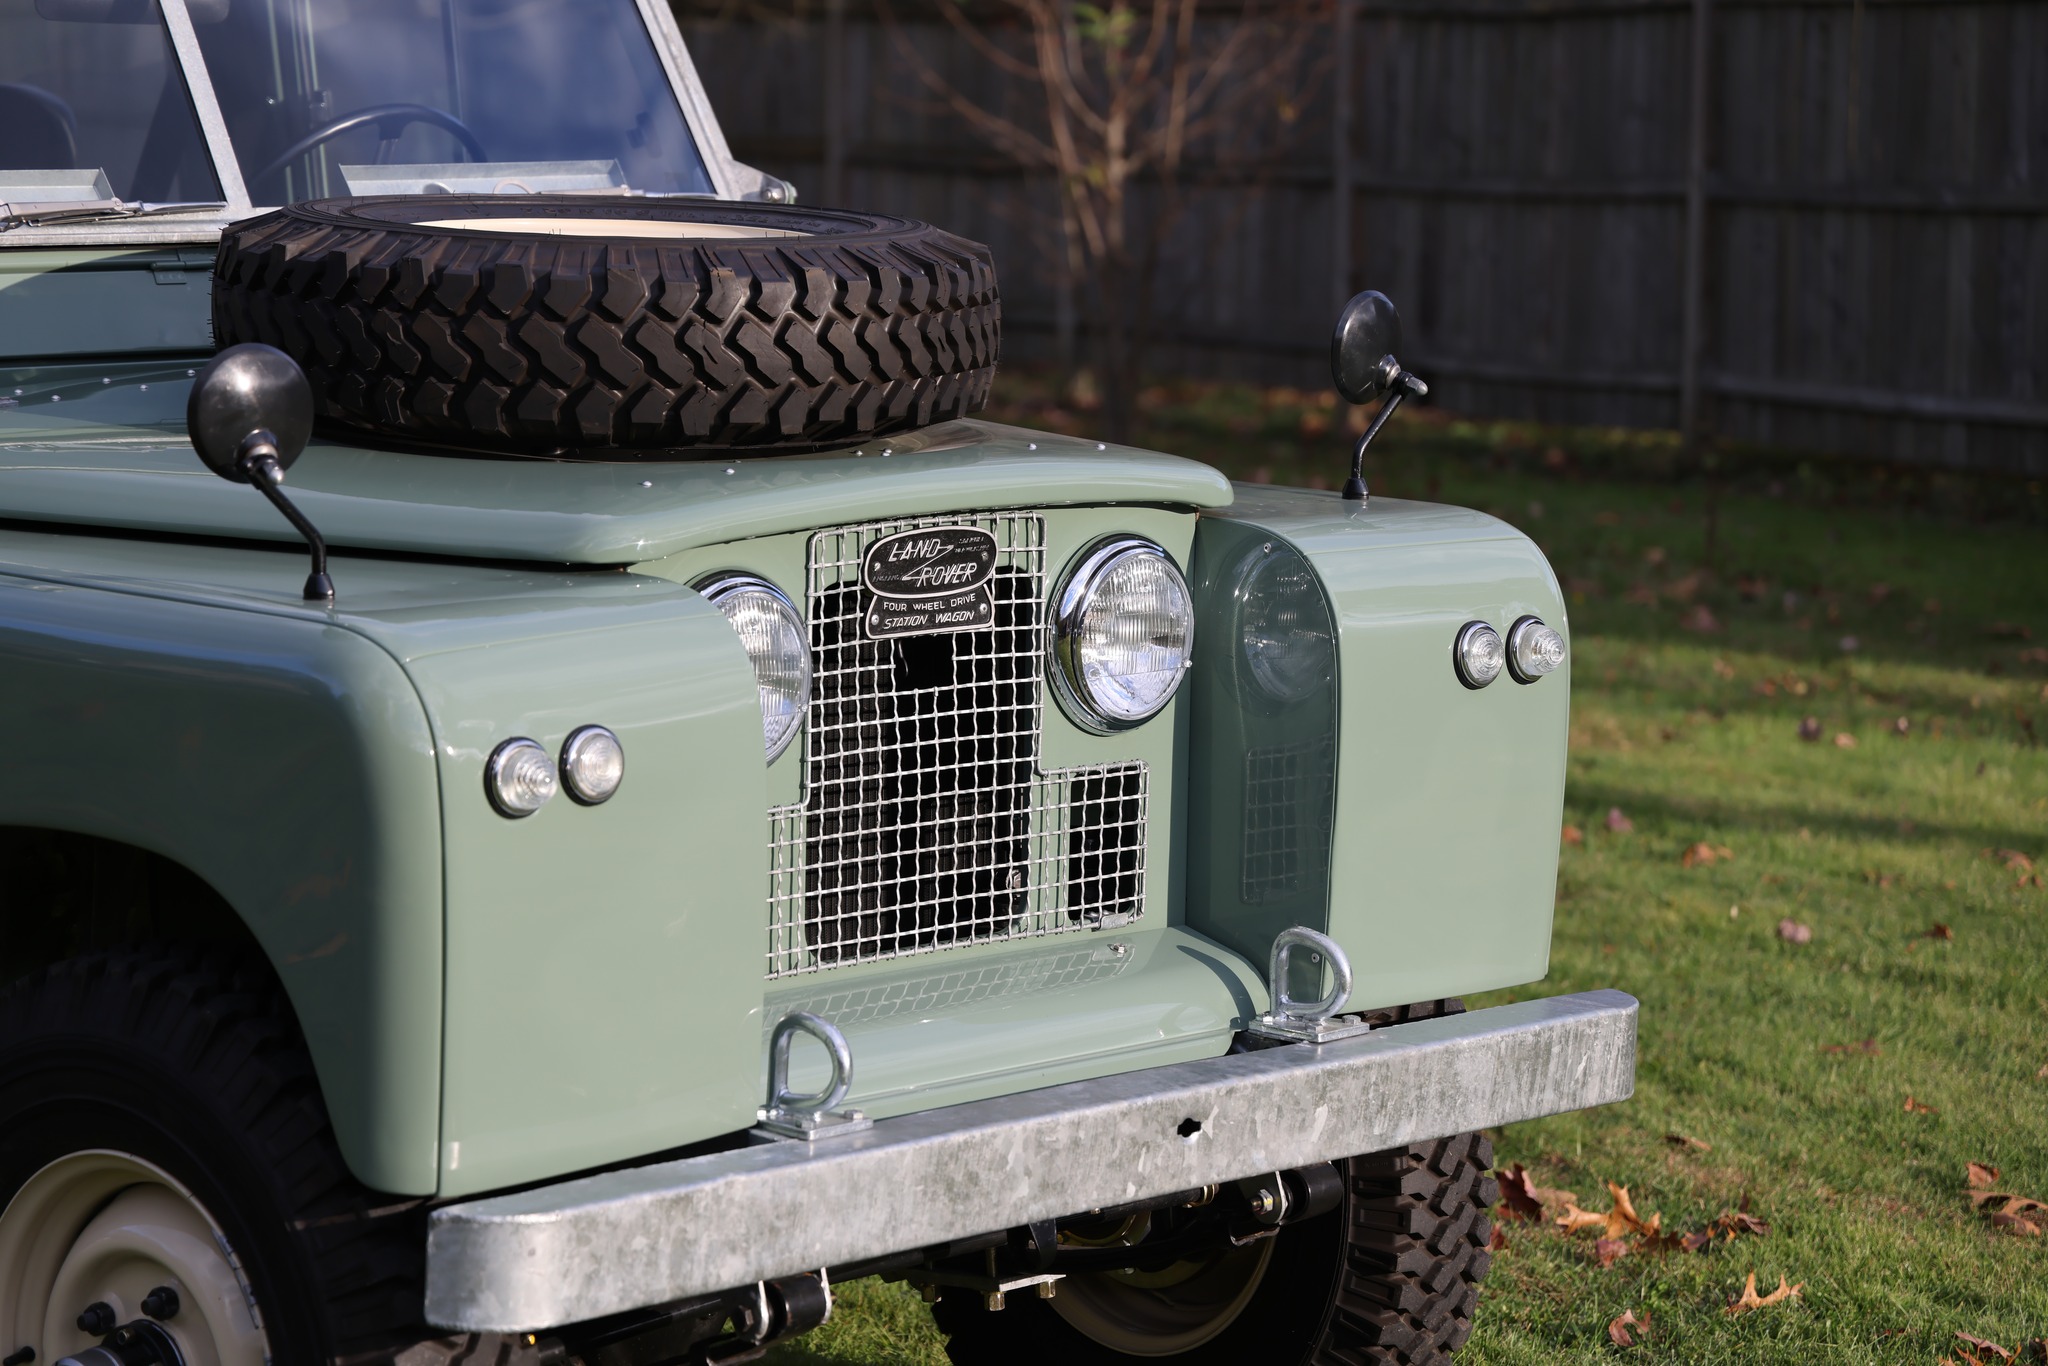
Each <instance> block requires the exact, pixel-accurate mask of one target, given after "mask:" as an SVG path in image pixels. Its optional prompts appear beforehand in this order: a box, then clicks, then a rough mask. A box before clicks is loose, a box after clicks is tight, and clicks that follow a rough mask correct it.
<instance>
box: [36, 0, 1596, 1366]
mask: <svg viewBox="0 0 2048 1366" xmlns="http://www.w3.org/2000/svg"><path fill="white" fill-rule="evenodd" d="M1382 305H1383V301H1378V300H1377V299H1376V297H1375V298H1367V299H1365V300H1364V302H1363V303H1361V304H1360V305H1358V306H1357V307H1355V308H1354V309H1353V310H1351V311H1350V312H1348V313H1347V315H1346V319H1345V323H1344V327H1343V329H1341V330H1340V333H1339V341H1338V344H1337V348H1336V349H1337V354H1338V360H1339V362H1340V363H1339V367H1338V369H1339V379H1340V382H1342V383H1344V384H1345V385H1346V387H1347V390H1348V391H1349V392H1350V393H1351V395H1352V396H1354V397H1370V396H1374V395H1376V394H1380V393H1386V394H1388V395H1389V397H1388V398H1387V399H1386V401H1387V402H1393V401H1395V400H1396V399H1397V398H1398V396H1399V394H1400V393H1401V392H1403V391H1404V390H1403V388H1402V386H1403V385H1407V386H1409V387H1410V388H1412V387H1414V385H1413V382H1412V377H1409V376H1407V375H1406V372H1405V371H1402V370H1401V369H1400V367H1399V365H1398V363H1397V362H1395V361H1394V360H1393V359H1392V358H1391V356H1392V353H1393V351H1394V350H1395V348H1394V346H1393V344H1392V340H1391V339H1392V336H1393V333H1392V330H1391V325H1392V319H1391V314H1390V312H1388V311H1387V310H1385V309H1384V307H1383V306H1382ZM998 309H999V303H998V296H997V290H996V277H995V274H994V268H993V265H992V263H991V262H990V261H989V260H988V256H987V253H986V251H985V250H984V249H982V248H980V247H978V246H976V245H975V244H974V243H971V242H966V241H963V240H962V239H959V238H957V237H953V236H951V235H950V234H947V233H945V232H942V231H940V230H938V229H936V228H929V227H925V226H923V225H921V224H916V223H912V222H908V221H906V220H902V219H896V218H891V217H888V216H884V215H878V214H865V213H856V212H852V211H847V210H839V209H831V208H817V209H812V208H807V207H800V206H797V205H795V204H794V202H793V193H792V191H791V188H790V187H789V186H788V185H786V184H784V183H783V182H781V181H779V180H776V179H774V178H773V177H770V176H767V175H764V174H762V173H760V172H758V171H753V170H751V169H749V168H747V167H744V166H742V165H740V164H738V163H736V162H735V161H734V160H733V159H732V157H731V156H730V155H729V153H728V151H727V149H726V145H725V143H724V141H723V139H722V137H721V135H720V132H719V128H718V125H717V123H716V121H715V120H714V119H713V117H712V114H711V112H710V110H709V108H708V107H707V105H706V102H705V101H704V99H703V98H702V94H701V89H700V87H699V85H698V83H697V80H696V78H695V76H694V73H693V72H692V70H691V67H690V62H689V57H688V54H687V53H686V51H685V49H684V46H683V44H682V41H681V39H680V37H679V34H678V31H677V29H676V27H675V25H674V21H673V19H672V18H671V17H670V16H669V14H668V13H667V11H666V10H665V9H664V8H663V7H662V6H661V5H660V3H659V0H547V2H545V3H543V2H542V0H291V3H284V0H4V7H0V509H4V518H5V520H4V522H0V717H4V718H5V721H6V725H7V729H8V735H9V744H8V754H7V760H6V764H5V773H6V778H7V781H6V782H5V783H4V784H0V897H4V901H0V908H4V909H0V983H4V984H5V985H4V987H0V1359H4V1360H5V1361H6V1362H7V1363H9V1364H10V1366H23V1364H24V1363H29V1362H58V1361H66V1362H77V1363H97V1364H99V1366H106V1364H108V1363H115V1362H120V1363H129V1364H130V1366H134V1364H136V1363H146V1362H147V1363H159V1366H162V1364H163V1363H183V1364H184V1366H255V1364H256V1363H261V1362H278V1363H292V1364H293V1366H297V1364H298V1363H326V1362H372V1361H396V1362H403V1363H407V1364H408V1366H420V1364H421V1363H440V1362H456V1361H475V1362H483V1361H489V1362H501V1363H509V1362H568V1361H580V1362H584V1363H588V1366H600V1364H601V1363H602V1364H608V1366H609V1364H616V1366H624V1364H625V1363H651V1362H665V1361H736V1360H744V1359H749V1358H751V1357H753V1356H757V1355H759V1354H761V1353H762V1352H763V1351H764V1350H766V1349H767V1348H768V1347H769V1346H770V1344H772V1343H774V1342H776V1341H779V1340H781V1339H783V1338H786V1337H788V1336H790V1335H792V1334H795V1333H798V1332H801V1331H804V1330H805V1329H807V1328H809V1327H812V1326H815V1325H816V1324H817V1323H819V1322H821V1321H822V1320H823V1319H824V1318H825V1317H826V1316H827V1315H828V1314H829V1313H830V1309H831V1287H832V1285H833V1284H834V1283H836V1282H840V1281H843V1280H844V1279H845V1278H847V1277H857V1276H867V1275H885V1276H892V1277H898V1278H903V1279H907V1280H909V1281H911V1282H912V1283H914V1284H916V1285H918V1286H920V1287H921V1288H922V1289H923V1291H924V1293H925V1294H926V1296H927V1297H928V1299H929V1300H930V1301H931V1302H932V1304H933V1310H934V1313H935V1315H936V1317H937V1319H938V1322H939V1325H940V1327H941V1328H942V1329H943V1330H944V1331H945V1332H946V1333H947V1334H948V1335H949V1336H950V1341H951V1351H952V1352H953V1354H954V1356H955V1358H956V1359H957V1360H959V1361H962V1362H972V1361H989V1362H996V1361H1011V1360H1045V1359H1051V1358H1053V1357H1055V1355H1056V1354H1057V1355H1058V1356H1060V1357H1062V1358H1064V1359H1071V1360H1076V1361H1128V1360H1133V1359H1138V1358H1156V1359H1167V1360H1174V1361H1183V1362H1246V1361H1260V1362H1309V1361H1317V1362H1321V1361H1335V1360H1344V1361H1361V1360H1374V1361H1429V1360H1437V1359H1440V1358H1441V1357H1443V1356H1444V1355H1446V1354H1447V1353H1448V1352H1450V1351H1451V1350H1454V1349H1455V1348H1456V1347H1457V1346H1458V1345H1459V1344H1460V1343H1461V1342H1462V1341H1463V1339H1464V1336H1465V1334H1466V1333H1467V1332H1468V1331H1469V1326H1470V1320H1471V1314H1472V1310H1473V1304H1474V1296H1475V1293H1476V1287H1477V1284H1478V1279H1479V1277H1480V1275H1481V1274H1482V1273H1483V1271H1484V1269H1485V1263H1486V1257H1487V1252H1486V1244H1487V1223H1486V1218H1485V1209H1486V1206H1487V1205H1488V1204H1489V1203H1490V1201H1491V1199H1492V1198H1493V1188H1492V1184H1491V1182H1490V1180H1489V1178H1488V1177H1487V1175H1486V1171H1487V1167H1488V1165H1489V1162H1490V1158H1489V1155H1488V1148H1487V1145H1486V1142H1485V1140H1484V1139H1483V1138H1482V1137H1480V1136H1479V1131H1481V1130H1484V1129H1486V1128H1489V1127H1492V1126H1495V1125H1499V1124H1502V1123H1507V1122H1510V1121H1513V1120H1517V1119H1521V1118H1526V1117H1530V1116H1534V1115H1539V1114H1546V1113H1554V1112H1557V1111H1561V1110H1566V1109H1572V1108H1576V1107H1583V1106H1588V1105H1595V1104H1602V1103H1607V1102H1610V1101H1614V1100H1618V1099H1621V1098H1623V1097H1625V1096H1626V1095H1627V1094H1628V1092H1629V1090H1630V1088H1631V1086H1632V1080H1633V1070H1634V1037H1635V1035H1634V1002H1633V1001H1631V1000H1629V999H1628V998H1627V997H1625V996H1622V995H1620V994H1619V993H1616V992H1596V993H1591V994H1586V995H1579V996H1569V997H1557V998H1550V999H1542V1000H1533V1001H1523V1002H1519V1003H1515V1004H1510V1005H1504V1006H1499V1007H1494V1008H1491V1009H1487V1010H1480V1011H1471V1012H1466V1011H1463V1009H1462V1007H1461V1006H1459V1005H1458V1004H1457V1003H1456V1001H1455V999H1454V998H1455V997H1456V996H1458V995H1459V994H1461V993H1469V992H1473V991H1479V990H1484V989H1488V988H1493V987H1499V986H1505V985H1509V984H1514V983H1523V982H1529V981H1534V980H1536V979H1538V978H1541V977H1542V976H1543V974H1544V972H1545V965H1546V957H1547V953H1548V945H1549V935H1550V917H1551V910H1552V900H1553V883H1554V877H1555V861H1556V857H1557V830H1558V824H1559V810H1560V804H1561V800H1562V790H1563V773H1564V748H1565V730H1566V715H1567V709H1568V701H1569V661H1568V639H1569V628H1568V625H1567V622H1566V617H1565V609H1564V604H1563V602H1562V600H1561V599H1560V596H1559V592H1558V587H1557V584H1556V581H1555V578H1554V576H1553V575H1552V574H1551V572H1550V569H1549V567H1548V566H1547V565H1546V564H1545V562H1544V560H1543V557H1542V556H1541V554H1540V553H1539V552H1538V551H1537V549H1536V548H1535V547H1534V546H1533V545H1532V544H1531V543H1530V542H1529V541H1528V540H1527V539H1526V538H1525V537H1523V536H1521V535H1520V534H1519V533H1517V532H1515V531H1514V530H1513V529H1511V528H1509V527H1507V526H1505V525H1503V524H1502V523H1500V522H1498V521H1496V520H1494V519H1492V518H1489V517H1486V516H1482V515H1479V514H1477V513H1473V512H1469V511H1465V510H1462V509H1457V508H1450V507H1439V506H1431V505H1425V504H1418V503H1409V502H1400V501H1393V500H1373V499H1370V498H1368V497H1365V496H1363V492H1364V491H1363V489H1362V486H1361V487H1360V488H1358V489H1356V490H1353V491H1352V492H1354V493H1355V494H1357V495H1359V496H1351V497H1345V496H1340V495H1334V494H1316V493H1309V492H1303V491H1290V490H1279V489H1269V488H1251V487H1233V486H1232V485H1231V484H1230V483H1229V482H1228V481H1226V480H1225V479H1224V478H1223V477H1222V476H1221V475H1219V474H1218V473H1217V472H1215V471H1214V470H1212V469H1209V468H1207V467H1205V466H1202V465H1199V464H1196V463H1194V462H1191V461H1187V460H1182V459H1177V458H1175V457H1172V456H1169V455H1163V454H1157V453H1152V452H1146V451H1140V450H1133V449H1126V448H1122V447H1110V446H1107V445H1105V444H1102V443H1097V442H1094V441H1082V440H1075V439H1071V438H1066V437H1060V436H1055V435H1050V434H1043V433H1033V432H1027V431H1022V430H1017V429H1013V428H1007V427H1002V426H998V425H994V424H991V423H988V422H985V421H982V420H980V419H977V418H975V417H974V416H973V414H974V412H975V411H976V410H977V409H978V408H979V407H980V406H981V404H982V402H983V400H984V399H985V397H986V395H987V392H988V386H989V383H990V380H991V377H992V375H993V372H994V366H995V362H996V352H997V348H998V334H999V327H1000V318H999V311H998ZM309 554H310V555H311V556H312V560H313V563H312V572H311V573H310V574H308V575H306V576H305V577H304V578H303V579H302V577H301V570H302V569H303V568H304V567H305V560H306V557H307V556H308V555H309ZM1326 983H1327V989H1326V986H1325V984H1326Z"/></svg>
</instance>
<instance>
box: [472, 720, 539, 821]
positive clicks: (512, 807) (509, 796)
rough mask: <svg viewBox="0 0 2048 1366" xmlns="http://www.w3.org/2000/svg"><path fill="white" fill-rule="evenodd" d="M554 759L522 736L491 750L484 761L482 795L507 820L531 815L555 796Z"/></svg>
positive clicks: (534, 742) (533, 742)
mask: <svg viewBox="0 0 2048 1366" xmlns="http://www.w3.org/2000/svg"><path fill="white" fill-rule="evenodd" d="M555 786H556V783H555V761H554V758H553V757H552V756H551V755H550V754H549V753H548V752H547V751H546V750H544V749H542V748H541V747H540V745H539V744H538V743H537V742H536V741H533V740H528V739H526V738H525V737H524V736H521V737H519V738H517V739H513V740H507V741H506V742H505V743H504V744H502V745H499V746H498V747H497V748H496V749H494V750H492V751H491V757H490V759H489V760H488V761H487V762H486V763H485V764H484V795H486V796H488V797H489V798H490V799H491V805H492V806H493V807H495V808H497V812H498V814H499V815H501V816H504V817H506V818H507V819H509V820H518V819H519V818H521V817H522V816H531V815H532V814H533V813H534V812H536V811H538V810H540V809H541V808H542V807H543V806H546V805H547V804H548V803H549V802H551V801H553V800H554V799H555Z"/></svg>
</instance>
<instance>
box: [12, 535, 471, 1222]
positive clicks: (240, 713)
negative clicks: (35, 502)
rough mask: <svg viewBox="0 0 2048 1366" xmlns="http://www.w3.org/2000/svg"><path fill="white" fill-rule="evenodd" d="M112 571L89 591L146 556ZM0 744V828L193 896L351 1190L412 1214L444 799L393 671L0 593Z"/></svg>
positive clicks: (134, 609)
mask: <svg viewBox="0 0 2048 1366" xmlns="http://www.w3.org/2000/svg"><path fill="white" fill-rule="evenodd" d="M34 539H37V540H42V539H44V538H34ZM74 539H77V540H82V539H83V538H74ZM86 544H87V545H88V546H89V545H91V543H90V542H87V543H86ZM18 545H19V538H9V540H8V542H7V545H6V549H7V550H9V551H12V550H13V549H14V548H15V547H16V546H18ZM59 548H60V549H63V548H65V547H62V546H61V544H60V547H59ZM111 549H112V551H113V552H114V553H111V554H107V555H102V556H96V557H95V559H96V560H97V567H98V568H100V569H102V570H106V569H108V568H110V567H112V565H111V563H110V562H111V561H112V560H113V559H114V558H115V554H118V553H119V552H120V551H123V550H125V551H127V552H128V553H130V554H134V553H135V552H136V551H137V550H140V552H141V553H142V554H144V555H149V554H152V553H154V554H158V555H160V554H161V551H160V550H158V549H157V548H154V547H118V546H116V547H112V548H111ZM214 553H218V552H214ZM9 558H12V555H11V554H10V555H9ZM261 558H262V559H264V560H270V559H273V558H274V557H271V556H267V555H266V556H262V557H261ZM7 568H13V566H7ZM0 720H4V723H5V725H6V728H7V735H8V740H7V745H8V755H7V782H6V783H4V784H0V823H4V824H10V825H29V826H40V827H44V828H50V829H60V830H72V831H78V832H81V833H85V834H91V835H98V836H102V837H104V838H108V839H114V840H121V841H125V842H126V843H129V844H132V845H135V846H138V847H140V848H143V849H148V850H151V851H152V852H155V853H159V854H162V855H164V856H165V857H167V858H170V859H173V860H175V861H177V862H179V863H181V864H183V865H184V866H185V867H187V868H189V869H190V870H191V871H192V872H194V873H196V874H197V875H198V876H200V877H201V878H204V879H205V880H206V881H207V882H208V883H209V884H211V885H212V887H213V888H214V890H216V891H218V892H219V893H220V894H221V895H222V896H223V897H224V898H226V900H227V901H228V903H229V904H230V905H232V906H233V907H235V908H236V910H237V911H238V912H240V913H241V915H242V917H243V919H244V920H245V921H246V922H247V923H248V925H249V928H250V929H251V931H253V932H254V934H255V936H256V938H257V940H258V941H259V942H260V943H261V944H262V945H263V947H264V949H265V951H266V952H267V953H268V954H269V955H270V958H271V961H272V962H273V963H274V964H275V965H276V967H277V970H278V972H279V974H280V975H281V976H282V977H283V979H284V985H285V988H286V990H287V991H288V993H289V994H290V996H291V999H292V1004H293V1006H294V1007H295V1008H296V1009H297V1011H298V1015H299V1021H300V1024H301V1026H302V1027H303V1028H304V1030H305V1033H306V1036H307V1039H308V1041H309V1043H310V1045H311V1048H312V1053H313V1062H314V1066H315V1068H316V1070H317V1072H318V1074H319V1078H320V1085H321V1089H322V1091H323V1092H324V1094H325V1096H326V1098H327V1103H328V1108H329V1111H330V1113H331V1114H332V1115H333V1118H334V1123H335V1129H336V1133H337V1136H338V1138H339V1139H340V1142H341V1148H342V1153H343V1155H344V1156H345V1157H346V1158H347V1160H348V1163H349V1166H350V1168H351V1169H353V1170H354V1171H355V1173H356V1174H357V1176H359V1177H360V1178H361V1179H362V1180H363V1181H365V1182H366V1183H368V1184H369V1185H371V1186H373V1187H375V1188H377V1189H379V1190H385V1191H392V1192H395V1193H399V1194H407V1195H426V1194H431V1193H432V1192H433V1190H434V1186H435V1176H436V1174H435V1153H434V1146H435V1140H436V1136H437V1128H438V1125H437V1114H436V1111H437V1109H438V1105H439V1100H440V1085H441V1068H440V1057H439V1048H438V1045H439V1040H440V1034H441V923H440V915H439V910H440V904H441V859H440V841H439V839H438V838H437V835H436V831H437V829H438V827H439V823H440V794H439V787H438V783H437V779H436V774H435V766H434V753H433V745H432V742H431V739H430V738H429V734H428V730H427V720H426V716H425V714H424V713H423V712H422V710H421V708H420V703H419V698H418V697H417V695H416V694H415V693H414V691H413V688H412V685H411V684H410V683H409V682H408V681H407V680H406V677H405V675H404V673H403V672H402V671H401V670H400V669H399V667H398V665H397V664H396V663H395V662H394V661H393V660H392V658H391V656H390V655H389V654H387V653H386V652H385V651H383V650H381V649H379V648H378V647H377V646H376V645H374V644H372V643H371V642H369V641H367V640H365V639H363V637H362V636H360V635H358V634H356V633H355V632H353V631H350V630H347V629H345V628H343V627H340V626H333V625H327V624H324V623H322V622H320V621H318V620H312V619H306V618H305V617H301V618H300V619H292V618H289V617H283V616H278V615H271V614H267V613H264V612H260V611H234V610H228V611H223V610H220V607H219V606H218V605H214V604H205V603H200V602H193V601H180V600H177V599H176V598H173V597H171V596H168V595H155V594H144V593H138V592H133V591H113V590H110V589H100V588H93V587H84V586H79V585H77V584H76V583H71V584H66V583H61V582H53V581H49V580H43V581H36V580H34V579H30V578H23V577H14V576H12V575H8V574H6V573H5V571H4V570H0ZM4 921H5V917H4V915H0V933H4V932H5V923H4Z"/></svg>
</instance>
